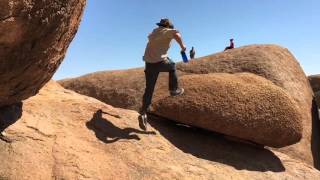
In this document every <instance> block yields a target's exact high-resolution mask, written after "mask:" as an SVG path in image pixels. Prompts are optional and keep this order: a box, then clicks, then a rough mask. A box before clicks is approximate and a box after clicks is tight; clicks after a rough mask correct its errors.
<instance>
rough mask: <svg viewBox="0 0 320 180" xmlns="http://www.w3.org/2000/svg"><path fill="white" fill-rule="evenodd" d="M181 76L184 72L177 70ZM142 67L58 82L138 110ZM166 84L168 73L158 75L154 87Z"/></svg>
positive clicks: (141, 92)
mask: <svg viewBox="0 0 320 180" xmlns="http://www.w3.org/2000/svg"><path fill="white" fill-rule="evenodd" d="M178 74H179V75H180V76H181V75H183V74H185V73H183V72H180V71H178ZM144 78H145V77H144V68H135V69H128V70H116V71H106V72H97V73H92V74H88V75H84V76H81V77H79V78H72V79H64V80H61V81H59V83H60V84H61V85H62V86H63V87H65V88H67V89H71V90H74V91H75V92H77V93H80V94H84V95H87V96H90V97H94V98H96V99H99V100H101V101H103V102H105V103H107V104H110V105H112V106H115V107H120V108H125V109H131V110H139V108H140V107H141V105H142V96H143V92H144V88H145V81H144ZM165 84H168V75H167V74H166V73H161V74H160V75H159V78H158V81H157V85H156V89H157V88H158V87H160V86H162V85H165Z"/></svg>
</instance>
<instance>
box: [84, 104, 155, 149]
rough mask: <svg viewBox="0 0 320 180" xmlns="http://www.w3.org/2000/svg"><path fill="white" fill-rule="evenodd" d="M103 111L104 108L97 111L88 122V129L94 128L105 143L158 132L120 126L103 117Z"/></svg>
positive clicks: (134, 138)
mask: <svg viewBox="0 0 320 180" xmlns="http://www.w3.org/2000/svg"><path fill="white" fill-rule="evenodd" d="M103 113H104V112H103V111H102V110H98V111H97V112H95V113H94V115H93V117H92V119H91V120H90V121H88V122H87V123H86V126H87V127H88V129H91V130H93V131H94V132H95V135H96V137H97V138H98V139H99V140H100V141H102V142H104V143H113V142H116V141H118V140H121V139H133V140H140V138H139V136H138V135H137V134H152V135H155V134H156V133H155V132H148V131H147V132H146V131H141V130H138V129H134V128H124V129H121V128H118V127H117V126H115V125H114V124H112V123H111V122H110V121H109V120H107V119H106V118H104V117H102V114H103ZM105 114H108V113H105Z"/></svg>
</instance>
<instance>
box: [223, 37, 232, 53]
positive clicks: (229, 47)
mask: <svg viewBox="0 0 320 180" xmlns="http://www.w3.org/2000/svg"><path fill="white" fill-rule="evenodd" d="M233 48H234V42H233V39H230V46H227V47H226V48H225V49H224V50H225V51H226V50H228V49H233Z"/></svg>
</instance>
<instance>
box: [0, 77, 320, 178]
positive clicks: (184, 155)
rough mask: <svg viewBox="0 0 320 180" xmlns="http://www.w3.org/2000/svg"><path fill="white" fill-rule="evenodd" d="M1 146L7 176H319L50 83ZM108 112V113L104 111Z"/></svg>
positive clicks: (0, 173) (281, 157)
mask: <svg viewBox="0 0 320 180" xmlns="http://www.w3.org/2000/svg"><path fill="white" fill-rule="evenodd" d="M22 109H23V112H22V115H21V118H20V120H19V121H17V122H16V123H15V124H13V125H12V126H10V127H9V128H8V129H6V130H5V132H6V134H7V136H8V137H10V138H12V139H14V141H13V142H12V143H5V142H3V141H0V160H1V168H0V179H276V180H278V179H319V178H320V172H319V171H317V170H316V169H314V168H313V167H311V166H309V165H307V164H304V163H302V162H300V161H297V160H294V159H292V158H290V157H289V156H287V155H285V154H282V153H281V152H278V151H275V150H269V149H259V148H254V147H251V146H248V145H245V144H242V143H237V142H232V141H228V140H226V139H224V138H223V137H222V136H221V135H217V134H213V133H211V132H207V131H203V130H200V129H195V128H190V127H185V126H181V125H177V124H174V123H172V122H171V121H166V120H164V119H161V120H160V119H157V118H156V117H152V118H150V120H149V123H150V125H151V126H150V127H149V128H148V131H147V132H144V131H141V130H140V129H139V126H138V113H137V112H135V111H131V110H124V109H117V108H113V107H112V106H110V105H107V104H104V103H102V102H100V101H98V100H96V99H93V98H90V97H86V96H83V95H79V94H77V93H75V92H72V91H70V90H66V89H63V88H62V87H61V86H59V85H58V84H57V83H55V82H50V83H48V84H47V85H46V86H45V87H44V88H43V89H42V90H41V91H40V93H39V94H38V95H36V96H34V97H32V98H30V99H28V100H26V101H24V102H23V106H22ZM99 109H101V111H99Z"/></svg>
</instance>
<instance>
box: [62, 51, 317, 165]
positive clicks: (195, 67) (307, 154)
mask: <svg viewBox="0 0 320 180" xmlns="http://www.w3.org/2000/svg"><path fill="white" fill-rule="evenodd" d="M177 69H178V71H179V72H180V77H181V75H183V74H208V73H239V72H249V73H252V74H256V75H259V76H261V77H264V78H265V79H267V80H270V81H272V82H273V83H274V84H275V85H277V86H279V87H280V88H282V89H283V90H284V91H286V93H287V94H288V95H290V96H291V97H292V98H293V99H294V101H295V102H296V104H297V105H298V107H299V110H300V112H301V116H302V118H301V119H302V124H303V138H302V139H301V141H300V142H299V143H297V144H295V145H292V146H289V147H285V148H281V151H282V152H284V153H286V154H289V155H290V156H291V157H293V158H297V159H300V160H302V161H304V162H308V163H309V164H313V165H315V166H316V167H318V168H320V157H319V152H320V148H319V147H320V143H319V142H320V140H319V138H318V136H320V135H319V132H320V131H319V126H317V124H318V122H319V120H318V119H317V117H314V116H312V112H311V111H312V110H313V108H312V95H313V93H312V89H311V87H310V85H309V82H308V79H307V77H306V75H305V74H304V72H303V70H302V68H301V67H300V65H299V63H298V62H297V60H296V59H295V58H294V56H293V55H292V54H291V53H290V52H289V51H288V50H287V49H285V48H282V47H279V46H275V45H252V46H245V47H241V48H236V49H232V50H230V51H226V52H221V53H217V54H214V55H210V56H206V57H202V58H198V59H195V60H192V61H191V62H190V63H188V64H183V63H179V64H177ZM124 72H125V71H122V73H124ZM122 73H121V72H119V74H118V76H119V77H129V76H130V80H129V78H128V79H127V78H120V80H121V84H122V85H128V86H131V85H134V86H138V87H141V88H140V89H134V88H131V89H132V91H127V89H128V86H125V87H126V88H122V87H121V85H119V86H116V88H114V90H117V91H120V92H122V93H124V92H128V93H127V94H128V95H129V94H135V95H136V96H135V98H137V100H136V102H141V98H142V93H143V90H144V86H145V85H144V78H143V69H140V70H137V71H135V73H130V71H127V73H128V74H130V75H128V74H127V75H126V76H124V75H121V74H122ZM111 74H112V72H100V73H97V74H95V73H93V74H91V75H90V76H83V77H80V78H75V79H69V80H67V81H62V82H61V84H62V85H63V86H64V87H66V88H70V89H72V90H75V91H78V92H79V91H80V89H82V88H83V89H86V88H87V86H88V85H89V84H90V85H93V87H94V88H93V87H91V88H93V89H95V90H96V91H101V88H100V87H101V86H97V85H95V82H97V81H99V82H101V84H103V83H105V82H112V81H111V80H110V79H114V77H113V76H112V75H111ZM107 77H109V78H110V79H109V78H107ZM133 79H134V82H135V83H134V84H131V83H130V81H131V80H133ZM76 81H77V82H79V84H81V88H80V86H79V89H76V88H72V86H70V84H72V82H76ZM102 82H103V83H102ZM167 82H168V81H167V79H164V82H163V80H158V87H160V86H162V85H165V84H166V83H167ZM161 83H163V84H161ZM108 84H110V85H109V86H105V87H109V88H111V87H112V86H111V83H108ZM108 84H106V85H108ZM114 84H115V83H114ZM102 86H103V85H102ZM75 87H76V86H75ZM157 89H158V88H157ZM122 90H124V91H122ZM133 92H135V93H133ZM86 95H88V96H91V94H89V93H88V94H86ZM95 97H96V98H98V99H101V100H104V99H103V98H101V97H98V96H95ZM105 102H107V103H108V101H105ZM119 104H120V103H118V104H117V106H118V107H122V106H119ZM139 105H140V104H137V105H132V106H131V107H134V108H133V109H137V107H139Z"/></svg>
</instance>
